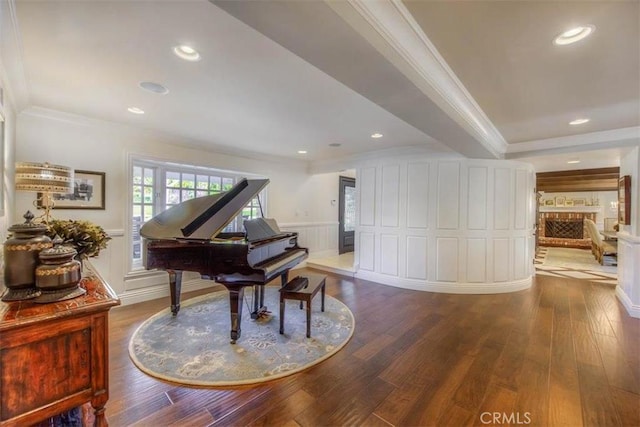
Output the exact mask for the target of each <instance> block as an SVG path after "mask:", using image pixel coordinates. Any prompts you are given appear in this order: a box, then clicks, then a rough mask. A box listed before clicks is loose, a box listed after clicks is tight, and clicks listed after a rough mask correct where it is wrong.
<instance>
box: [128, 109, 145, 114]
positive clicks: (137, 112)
mask: <svg viewBox="0 0 640 427" xmlns="http://www.w3.org/2000/svg"><path fill="white" fill-rule="evenodd" d="M127 111H129V112H130V113H133V114H144V110H143V109H141V108H138V107H129V108H127Z"/></svg>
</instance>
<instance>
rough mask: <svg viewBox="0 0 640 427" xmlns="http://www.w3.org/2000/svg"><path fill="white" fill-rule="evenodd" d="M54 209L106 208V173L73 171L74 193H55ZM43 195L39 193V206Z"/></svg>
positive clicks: (53, 197)
mask: <svg viewBox="0 0 640 427" xmlns="http://www.w3.org/2000/svg"><path fill="white" fill-rule="evenodd" d="M52 199H53V203H54V205H53V206H52V209H104V208H105V203H104V200H105V173H104V172H94V171H85V170H75V171H73V193H67V194H54V195H53V196H52ZM41 200H42V195H41V194H38V201H39V202H38V207H41V206H40V204H41V203H40V201H41Z"/></svg>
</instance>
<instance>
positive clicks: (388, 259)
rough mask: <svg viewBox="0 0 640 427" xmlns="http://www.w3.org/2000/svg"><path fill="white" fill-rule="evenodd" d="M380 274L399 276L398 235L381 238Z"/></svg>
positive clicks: (385, 235) (382, 236)
mask: <svg viewBox="0 0 640 427" xmlns="http://www.w3.org/2000/svg"><path fill="white" fill-rule="evenodd" d="M380 272H381V273H382V274H391V275H393V276H397V275H398V236H396V235H393V234H383V235H381V236H380Z"/></svg>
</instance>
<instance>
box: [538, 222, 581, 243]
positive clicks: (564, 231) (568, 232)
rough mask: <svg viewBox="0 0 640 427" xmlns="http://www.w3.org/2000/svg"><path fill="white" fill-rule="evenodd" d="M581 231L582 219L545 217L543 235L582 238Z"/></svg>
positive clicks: (559, 237)
mask: <svg viewBox="0 0 640 427" xmlns="http://www.w3.org/2000/svg"><path fill="white" fill-rule="evenodd" d="M583 231H584V225H583V221H582V219H547V220H546V221H545V223H544V235H545V237H555V238H558V239H582V238H583V235H584V234H583Z"/></svg>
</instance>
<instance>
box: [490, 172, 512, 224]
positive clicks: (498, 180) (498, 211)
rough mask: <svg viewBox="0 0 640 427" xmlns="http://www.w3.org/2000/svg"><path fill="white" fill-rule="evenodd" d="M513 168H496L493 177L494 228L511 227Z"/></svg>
mask: <svg viewBox="0 0 640 427" xmlns="http://www.w3.org/2000/svg"><path fill="white" fill-rule="evenodd" d="M510 178H511V169H505V168H496V169H495V170H494V179H493V187H494V189H493V194H494V196H493V228H494V229H495V230H507V229H509V209H510V208H511V198H510V197H509V194H510V189H511V179H510Z"/></svg>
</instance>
